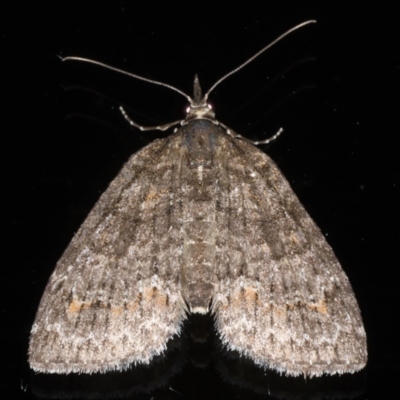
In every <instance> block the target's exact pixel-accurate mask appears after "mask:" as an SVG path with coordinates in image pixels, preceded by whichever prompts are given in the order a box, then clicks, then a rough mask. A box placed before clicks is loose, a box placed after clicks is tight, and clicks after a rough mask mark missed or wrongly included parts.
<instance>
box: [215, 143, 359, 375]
mask: <svg viewBox="0 0 400 400" xmlns="http://www.w3.org/2000/svg"><path fill="white" fill-rule="evenodd" d="M226 147H227V148H226V150H225V151H226V152H227V155H226V157H227V159H228V160H229V162H228V165H227V167H223V166H221V168H220V170H221V176H220V179H219V180H220V181H224V180H226V181H227V182H229V183H228V184H227V185H226V187H225V188H221V190H222V191H225V193H226V195H224V196H222V195H221V206H220V208H221V209H223V208H226V209H228V210H229V211H226V210H223V211H222V212H220V213H219V216H217V238H216V263H217V265H219V267H218V270H217V277H218V283H217V286H216V294H215V296H214V303H213V310H214V313H215V316H216V327H217V330H218V331H219V333H220V335H221V338H222V340H223V342H224V343H225V344H226V345H227V347H228V348H229V349H232V350H238V351H239V352H240V353H241V354H243V355H245V356H248V357H250V358H251V359H252V360H253V361H255V362H256V363H257V364H259V365H261V366H264V367H268V368H272V369H275V370H277V371H280V372H285V373H287V374H288V375H294V376H295V375H300V374H304V375H308V376H319V375H321V374H323V373H326V374H335V373H339V374H340V373H343V372H354V371H356V370H359V369H361V368H363V367H364V366H365V364H366V360H367V350H366V335H365V331H364V327H363V323H362V319H361V315H360V311H359V308H358V305H357V302H356V299H355V296H354V293H353V290H352V288H351V286H350V283H349V280H348V278H347V276H346V275H345V273H344V272H343V270H342V268H341V266H340V264H339V262H338V260H337V259H336V257H335V255H334V253H333V251H332V249H331V248H330V246H329V245H328V244H327V242H326V240H325V238H324V236H323V234H322V233H321V231H320V230H319V229H318V227H317V226H316V225H315V223H314V222H313V220H312V219H311V218H310V216H309V215H308V214H307V212H306V211H305V210H304V208H303V206H302V205H301V204H300V202H299V200H298V198H297V197H296V195H295V194H294V193H293V191H292V190H291V188H290V186H289V184H288V182H287V181H286V179H285V178H284V177H283V175H282V173H281V172H280V171H279V169H278V168H277V167H276V165H275V164H274V162H273V161H272V160H271V159H270V158H269V157H268V156H266V155H265V154H264V153H262V152H261V151H259V150H258V149H254V147H253V146H251V145H250V144H248V143H245V142H243V141H236V142H235V144H231V145H229V146H228V145H227V146H226ZM224 199H225V200H224Z"/></svg>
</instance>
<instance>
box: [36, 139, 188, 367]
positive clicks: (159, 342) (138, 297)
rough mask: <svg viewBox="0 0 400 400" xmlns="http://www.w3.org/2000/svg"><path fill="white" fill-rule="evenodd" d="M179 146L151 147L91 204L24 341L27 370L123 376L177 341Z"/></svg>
mask: <svg viewBox="0 0 400 400" xmlns="http://www.w3.org/2000/svg"><path fill="white" fill-rule="evenodd" d="M181 146H182V145H181V143H180V137H179V136H177V135H172V136H170V137H169V138H167V139H164V140H158V141H155V142H153V143H152V144H150V145H149V146H147V147H146V148H144V149H143V150H141V151H140V152H138V153H137V154H135V155H133V156H132V157H131V158H130V160H129V161H128V162H127V163H126V165H125V166H124V167H123V169H122V170H121V172H120V173H119V174H118V176H117V177H116V178H115V180H114V181H113V182H112V183H111V184H110V186H109V188H108V189H107V190H106V191H105V193H104V194H103V195H102V196H101V197H100V199H99V201H98V202H97V204H96V205H95V207H94V208H93V210H92V211H91V213H90V214H89V216H88V218H87V219H86V221H85V222H84V223H83V225H82V226H81V228H80V229H79V231H78V232H77V234H76V235H75V237H74V238H73V240H72V242H71V243H70V245H69V247H68V248H67V249H66V251H65V253H64V254H63V256H62V257H61V259H60V260H59V262H58V264H57V266H56V269H55V271H54V273H53V274H52V276H51V278H50V281H49V282H48V285H47V287H46V290H45V292H44V295H43V298H42V300H41V303H40V306H39V309H38V312H37V315H36V320H35V323H34V325H33V328H32V333H31V340H30V349H29V353H30V354H29V362H30V364H31V366H32V368H33V369H35V370H37V371H44V372H51V373H52V372H56V373H68V372H88V373H91V372H96V371H101V372H104V371H107V370H112V369H124V368H127V367H128V365H129V364H130V363H136V362H149V360H150V359H151V358H152V357H153V356H154V355H155V354H158V353H160V352H161V351H162V350H163V349H164V348H165V345H166V343H167V341H168V339H169V338H171V337H172V336H173V335H174V334H177V333H179V331H180V325H181V322H182V320H183V319H184V318H185V304H184V301H183V299H182V296H181V291H180V287H179V265H180V258H181V243H180V239H179V238H180V235H179V231H180V226H179V221H180V218H179V212H180V209H179V207H176V206H175V205H176V201H177V200H176V199H177V198H178V199H179V193H180V188H179V187H176V185H177V180H176V179H175V177H176V176H177V175H179V171H178V170H177V169H179V168H180V167H179V166H180V164H181V160H180V159H179V154H180V150H179V149H180V148H181ZM149 160H150V162H149Z"/></svg>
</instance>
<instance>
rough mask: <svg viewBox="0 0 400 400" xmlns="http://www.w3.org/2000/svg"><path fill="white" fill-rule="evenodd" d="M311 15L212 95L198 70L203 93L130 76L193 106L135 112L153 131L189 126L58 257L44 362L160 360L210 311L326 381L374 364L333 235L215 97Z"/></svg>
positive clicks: (226, 337) (36, 358) (290, 364)
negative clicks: (150, 121)
mask: <svg viewBox="0 0 400 400" xmlns="http://www.w3.org/2000/svg"><path fill="white" fill-rule="evenodd" d="M311 22H314V21H307V22H305V23H303V24H300V25H298V26H296V27H294V28H292V29H291V30H289V31H287V32H286V33H284V34H283V35H281V36H280V37H279V38H278V39H276V40H275V41H274V42H272V43H271V44H269V45H268V46H266V47H265V48H264V49H262V50H261V51H260V52H259V53H257V54H256V55H255V56H253V57H252V58H250V59H249V60H247V61H246V62H245V63H243V64H242V65H241V66H239V67H238V68H236V69H235V70H233V71H231V72H230V73H228V74H226V75H225V76H224V77H223V78H221V79H220V80H219V81H218V82H216V83H215V84H214V85H213V86H212V88H211V89H210V90H209V91H208V92H207V93H206V94H205V95H202V92H201V89H200V84H199V81H198V79H197V78H195V82H194V95H193V98H191V97H189V96H188V95H186V94H185V93H183V92H181V91H180V90H179V89H176V88H174V87H172V86H169V85H167V84H164V83H161V82H157V81H151V80H149V79H147V78H144V77H140V76H138V75H134V74H130V73H127V72H125V71H122V72H123V73H125V74H128V75H131V76H134V77H136V78H138V79H142V80H147V81H150V82H152V83H155V84H158V85H162V86H166V87H169V88H171V89H173V90H175V91H178V92H179V93H181V94H183V95H184V96H185V97H186V98H187V99H188V100H189V102H190V106H189V107H188V109H187V115H186V118H185V119H184V120H182V121H176V122H173V123H170V124H166V125H163V126H158V127H154V128H145V127H142V126H140V125H138V124H136V123H135V122H134V121H132V120H131V119H130V118H129V117H128V115H127V114H126V112H125V111H124V110H123V109H122V108H121V111H122V113H123V115H124V117H125V118H126V119H127V120H128V121H129V122H130V123H131V125H133V126H134V127H137V128H140V129H142V130H149V129H161V130H164V129H168V128H170V127H172V126H174V125H178V126H179V127H178V128H176V129H175V131H174V133H173V134H171V135H170V136H169V137H167V138H165V139H159V140H155V141H154V142H152V143H151V144H149V145H148V146H147V147H145V148H143V149H142V150H140V151H139V152H137V153H136V154H133V155H132V156H131V157H130V159H129V160H128V162H127V163H126V164H125V165H124V167H123V168H122V170H121V171H120V172H119V174H118V175H117V177H116V178H115V179H114V180H113V181H112V182H111V184H110V185H109V187H108V189H107V190H106V191H105V192H104V193H103V195H102V196H101V197H100V199H99V200H98V202H97V203H96V205H95V206H94V208H93V209H92V211H91V212H90V214H89V216H88V217H87V219H86V220H85V222H84V223H83V224H82V226H81V227H80V229H79V231H78V232H77V233H76V235H75V236H74V238H73V239H72V241H71V243H70V244H69V246H68V247H67V249H66V250H65V252H64V254H63V255H62V257H61V259H60V260H59V261H58V263H57V265H56V268H55V270H54V272H53V274H52V275H51V277H50V280H49V282H48V284H47V287H46V289H45V292H44V294H43V297H42V300H41V302H40V305H39V309H38V311H37V315H36V319H35V321H34V324H33V327H32V331H31V337H30V346H29V363H30V365H31V367H32V368H33V369H34V370H36V371H42V372H46V373H60V374H67V373H70V372H82V373H93V372H106V371H109V370H124V369H127V368H128V367H129V366H130V365H131V364H133V363H149V362H150V361H151V360H152V358H153V357H154V356H155V355H157V354H160V353H162V352H163V350H164V349H165V347H166V344H167V342H168V340H169V339H171V338H172V337H173V336H174V335H179V333H180V330H181V326H182V322H183V321H184V320H185V318H186V317H187V314H188V313H201V314H203V313H208V312H211V313H213V315H214V317H215V326H216V329H217V331H218V333H219V335H220V336H221V338H222V341H223V342H224V343H225V345H226V346H227V348H229V349H232V350H237V351H239V352H240V353H241V354H242V355H243V356H246V357H249V358H250V359H252V360H253V361H254V362H255V363H257V364H259V365H260V366H262V367H265V368H271V369H274V370H277V371H279V372H282V373H285V374H287V375H292V376H296V375H305V376H309V377H313V376H320V375H322V374H342V373H346V372H355V371H358V370H360V369H362V368H363V367H364V366H365V364H366V361H367V350H366V334H365V331H364V327H363V323H362V319H361V315H360V310H359V307H358V305H357V301H356V299H355V296H354V293H353V290H352V288H351V286H350V283H349V280H348V278H347V277H346V275H345V273H344V272H343V270H342V268H341V266H340V264H339V262H338V260H337V259H336V257H335V255H334V253H333V251H332V249H331V248H330V246H329V245H328V243H327V242H326V240H325V238H324V236H323V234H322V233H321V231H320V230H319V229H318V227H317V226H316V224H315V223H314V222H313V221H312V219H311V218H310V216H309V215H308V214H307V212H306V211H305V209H304V208H303V206H302V205H301V204H300V202H299V200H298V198H297V197H296V195H295V194H294V193H293V191H292V189H291V188H290V186H289V184H288V182H287V181H286V179H285V178H284V176H283V175H282V173H281V172H280V171H279V169H278V168H277V166H276V165H275V163H274V162H273V161H272V160H271V159H270V158H269V157H268V156H267V155H266V154H264V153H263V152H262V151H261V150H259V149H258V148H257V147H256V146H255V145H254V143H250V141H249V140H246V139H245V138H243V137H242V136H241V135H239V134H237V133H235V132H233V131H232V130H230V129H228V128H227V127H226V126H225V125H223V124H222V123H220V122H219V121H217V120H216V119H215V114H214V112H213V111H212V109H211V107H210V106H209V105H208V103H207V98H208V95H209V93H210V92H211V91H212V90H213V89H214V88H215V87H216V86H217V85H218V84H219V83H220V82H221V81H222V80H224V79H226V78H227V77H228V76H230V75H231V74H233V73H234V72H236V71H238V70H239V69H241V68H243V67H244V66H245V65H246V64H248V63H249V62H250V61H252V60H253V59H254V58H255V57H257V56H258V55H259V54H261V53H262V52H264V51H265V50H266V49H267V48H269V47H270V46H272V45H273V44H275V43H276V42H277V41H279V40H280V39H282V38H283V37H284V36H286V35H288V34H289V33H290V32H292V31H293V30H295V29H298V28H300V27H301V26H304V25H306V24H308V23H311ZM69 59H71V58H69ZM72 59H77V60H82V61H87V62H91V63H94V64H99V65H102V66H105V67H107V68H110V69H114V70H117V69H116V68H113V67H110V66H107V65H104V64H102V63H99V62H97V61H93V60H88V59H81V58H76V57H73V58H72ZM117 71H118V70H117ZM279 133H280V132H278V134H279ZM278 134H276V135H275V137H276V136H277V135H278ZM275 137H273V138H271V139H269V140H272V139H274V138H275ZM269 140H267V141H266V142H268V141H269ZM256 144H257V143H256Z"/></svg>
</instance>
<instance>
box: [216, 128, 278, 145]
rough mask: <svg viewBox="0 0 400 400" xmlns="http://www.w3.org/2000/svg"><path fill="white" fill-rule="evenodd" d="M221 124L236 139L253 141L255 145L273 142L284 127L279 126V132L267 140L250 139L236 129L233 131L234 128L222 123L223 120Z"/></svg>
mask: <svg viewBox="0 0 400 400" xmlns="http://www.w3.org/2000/svg"><path fill="white" fill-rule="evenodd" d="M219 125H220V126H221V127H222V128H224V129H225V130H226V133H227V134H228V135H229V136H232V137H233V138H235V139H242V140H244V141H246V142H248V143H251V144H252V145H254V146H259V145H261V144H268V143H270V142H272V141H273V140H275V139H277V138H278V136H279V135H280V134H281V133H282V132H283V128H279V130H278V132H276V133H275V135H273V136H271V137H270V138H268V139H265V140H250V139H248V138H247V137H245V136H242V135H240V134H239V133H236V132H235V131H233V130H232V129H230V128H228V127H227V126H226V125H224V124H222V123H221V122H219Z"/></svg>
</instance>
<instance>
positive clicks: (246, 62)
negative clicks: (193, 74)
mask: <svg viewBox="0 0 400 400" xmlns="http://www.w3.org/2000/svg"><path fill="white" fill-rule="evenodd" d="M316 22H317V21H316V20H314V19H311V20H309V21H305V22H302V23H301V24H299V25H296V26H294V27H293V28H291V29H289V30H288V31H286V32H285V33H283V34H282V35H280V36H279V37H277V38H276V39H275V40H274V41H273V42H271V43H269V44H267V45H266V46H265V47H264V48H262V49H261V50H260V51H259V52H258V53H256V54H254V56H252V57H250V58H249V59H248V60H247V61H245V62H244V63H243V64H240V65H239V66H238V67H237V68H235V69H233V70H232V71H230V72H228V73H227V74H225V75H224V76H223V77H222V78H220V79H219V80H218V81H217V82H215V83H214V85H212V86H211V88H210V89H209V90H208V92H207V93H206V94H205V95H204V100H205V101H206V100H207V99H208V96H209V94H210V93H211V92H212V91H213V90H214V89H215V88H216V87H217V86H218V85H219V84H220V83H221V82H222V81H224V80H225V79H226V78H228V77H230V76H231V75H233V74H235V73H236V72H238V71H239V70H241V69H242V68H244V67H245V66H246V65H247V64H249V63H251V62H252V61H253V60H254V59H255V58H257V57H258V56H259V55H261V54H262V53H264V51H266V50H268V49H269V48H270V47H272V46H273V45H274V44H276V43H278V42H279V41H281V40H282V39H283V38H284V37H285V36H287V35H289V34H290V33H292V32H294V31H296V30H297V29H299V28H302V27H303V26H305V25H308V24H313V23H316Z"/></svg>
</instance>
